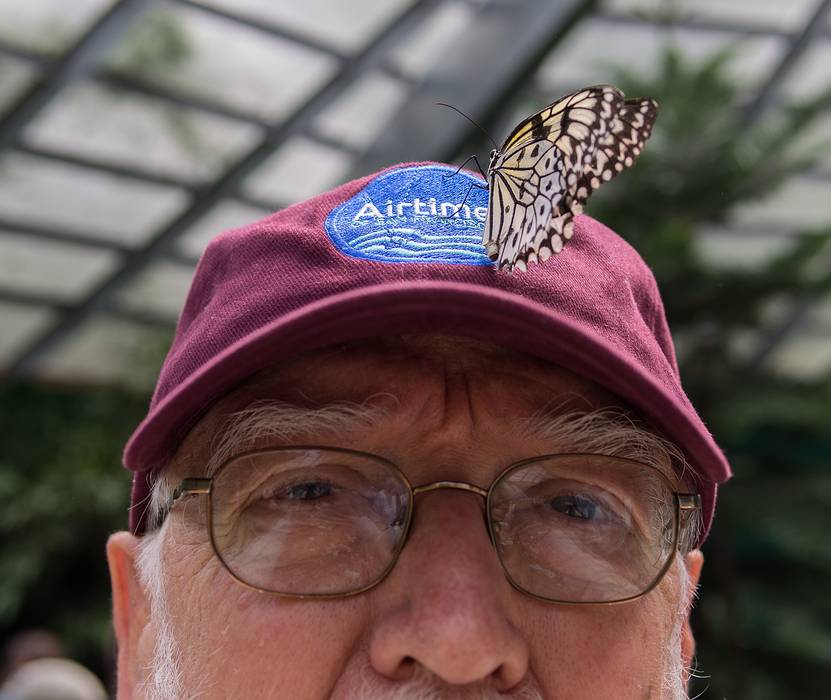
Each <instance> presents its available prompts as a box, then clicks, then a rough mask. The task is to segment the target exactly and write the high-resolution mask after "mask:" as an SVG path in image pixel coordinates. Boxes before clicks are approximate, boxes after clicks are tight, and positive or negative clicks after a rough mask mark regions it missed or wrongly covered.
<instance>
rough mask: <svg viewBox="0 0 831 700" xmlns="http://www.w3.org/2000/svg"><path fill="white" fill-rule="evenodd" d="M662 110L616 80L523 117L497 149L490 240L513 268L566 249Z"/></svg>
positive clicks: (490, 247) (490, 249)
mask: <svg viewBox="0 0 831 700" xmlns="http://www.w3.org/2000/svg"><path fill="white" fill-rule="evenodd" d="M656 116H657V105H656V104H655V102H654V101H653V100H649V99H643V98H636V99H632V100H624V97H623V93H622V92H621V91H620V90H618V89H617V88H615V87H613V86H611V85H597V86H594V87H589V88H584V89H583V90H578V91H576V92H573V93H571V94H570V95H566V96H565V97H563V98H562V99H561V100H559V101H557V102H555V103H553V104H551V105H549V106H548V107H546V108H545V109H543V110H541V111H539V112H537V113H536V114H534V115H532V116H531V117H529V118H528V119H525V120H523V121H522V122H520V123H519V124H518V125H517V127H516V128H515V129H514V130H513V131H512V132H511V134H510V135H509V136H508V138H507V139H506V140H505V143H504V144H503V146H502V148H501V149H494V150H493V151H492V152H491V157H490V164H489V166H488V173H487V177H488V188H489V190H490V198H489V202H488V214H487V218H486V220H485V230H484V235H483V240H482V242H483V244H484V246H485V249H486V251H487V253H488V255H489V256H490V257H491V259H493V260H495V261H497V264H498V266H499V267H500V268H506V269H508V270H509V271H511V270H513V269H520V270H524V269H526V267H527V265H528V263H532V262H539V261H543V260H546V259H547V258H549V257H551V255H553V254H556V253H559V252H560V251H561V250H562V249H563V246H564V245H565V244H566V242H567V241H568V240H569V239H571V237H572V235H573V226H574V224H573V218H574V216H576V215H578V214H580V213H582V211H583V205H584V204H585V202H586V200H587V199H588V198H589V196H590V195H591V193H592V192H593V191H594V190H595V189H597V188H598V187H599V186H600V185H601V184H602V183H603V182H608V181H609V180H611V179H612V178H613V177H615V175H617V174H618V173H619V172H621V171H622V170H624V169H625V168H627V167H629V166H630V165H632V163H633V162H634V160H635V158H637V156H638V154H639V153H640V152H641V150H642V149H643V146H644V143H645V141H646V139H647V138H649V135H650V133H651V130H652V125H653V123H654V121H655V117H656Z"/></svg>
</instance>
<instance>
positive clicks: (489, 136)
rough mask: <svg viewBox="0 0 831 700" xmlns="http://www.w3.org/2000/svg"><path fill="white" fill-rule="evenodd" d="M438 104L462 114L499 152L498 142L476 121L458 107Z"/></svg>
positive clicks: (442, 103)
mask: <svg viewBox="0 0 831 700" xmlns="http://www.w3.org/2000/svg"><path fill="white" fill-rule="evenodd" d="M436 104H437V105H439V106H440V107H450V109H452V110H453V111H454V112H458V113H459V114H461V115H462V116H463V117H464V118H465V119H467V120H468V121H469V122H470V123H471V124H473V126H475V127H476V128H477V129H479V131H481V132H482V133H483V134H484V135H485V136H487V137H488V139H489V140H490V142H491V143H492V144H493V147H494V148H495V149H497V150H499V145H498V144H497V143H496V141H494V140H493V137H492V136H491V135H490V134H489V133H488V132H487V131H485V130H484V129H483V128H482V127H481V126H479V124H477V123H476V122H475V121H473V119H471V118H470V117H469V116H467V114H465V113H464V112H463V111H462V110H460V109H459V108H458V107H454V106H453V105H449V104H447V103H446V102H436Z"/></svg>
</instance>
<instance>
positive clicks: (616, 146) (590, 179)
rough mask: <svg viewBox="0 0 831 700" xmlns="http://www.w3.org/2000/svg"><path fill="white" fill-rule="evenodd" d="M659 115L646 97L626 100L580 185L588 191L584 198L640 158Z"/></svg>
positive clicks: (596, 150)
mask: <svg viewBox="0 0 831 700" xmlns="http://www.w3.org/2000/svg"><path fill="white" fill-rule="evenodd" d="M657 116H658V103H657V102H655V100H650V99H648V98H644V97H638V98H635V99H631V100H626V101H625V102H624V103H623V104H622V105H621V108H620V112H619V113H618V114H617V115H616V116H615V118H614V119H613V121H612V126H611V128H610V129H609V131H608V132H607V133H606V134H605V135H604V136H602V137H601V138H600V139H599V140H598V144H597V147H596V149H595V153H594V157H593V159H592V161H591V162H590V163H589V164H588V167H587V168H586V170H585V172H584V174H583V177H582V179H581V184H582V185H584V186H585V187H586V188H587V191H586V193H585V198H586V199H588V197H589V195H591V193H592V192H593V191H594V190H596V189H597V188H598V187H600V185H601V184H603V183H604V182H609V180H611V179H613V178H614V177H615V176H616V175H617V174H618V173H620V172H622V171H623V170H624V169H625V168H628V167H630V166H631V165H632V164H633V163H634V162H635V159H636V158H637V157H638V156H639V155H640V153H641V151H642V150H643V148H644V145H645V144H646V140H647V139H648V138H649V137H650V136H651V134H652V126H653V125H654V123H655V119H656V117H657Z"/></svg>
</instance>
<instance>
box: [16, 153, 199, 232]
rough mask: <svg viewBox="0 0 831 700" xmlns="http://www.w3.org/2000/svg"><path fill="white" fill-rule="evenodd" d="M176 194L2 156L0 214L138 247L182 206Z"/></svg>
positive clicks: (41, 161)
mask: <svg viewBox="0 0 831 700" xmlns="http://www.w3.org/2000/svg"><path fill="white" fill-rule="evenodd" d="M186 201H187V200H186V195H185V193H184V192H183V191H181V190H176V189H172V188H168V187H161V186H158V185H151V184H147V183H145V182H140V181H138V180H134V179H131V178H126V177H119V176H115V175H110V174H108V173H103V172H96V171H93V170H91V169H88V168H76V167H74V166H71V165H64V164H63V163H56V162H54V161H49V160H45V159H41V158H33V157H31V156H26V155H22V154H18V153H6V154H4V155H3V156H2V157H0V216H6V217H9V218H11V219H13V220H18V221H21V222H25V223H36V224H42V225H45V226H50V225H51V226H55V227H56V228H58V229H61V230H65V229H69V230H71V231H79V232H82V233H84V234H85V235H89V236H95V237H100V238H101V239H102V240H114V241H118V242H120V243H124V244H126V245H138V244H140V243H141V242H142V241H144V240H145V239H146V238H147V237H148V236H150V235H151V234H153V233H154V232H155V231H156V230H157V228H158V227H160V226H161V225H162V224H163V223H165V222H167V221H168V220H170V219H171V218H172V217H173V216H174V215H175V214H176V213H177V212H178V211H180V209H181V208H182V207H183V206H184V204H185V202H186Z"/></svg>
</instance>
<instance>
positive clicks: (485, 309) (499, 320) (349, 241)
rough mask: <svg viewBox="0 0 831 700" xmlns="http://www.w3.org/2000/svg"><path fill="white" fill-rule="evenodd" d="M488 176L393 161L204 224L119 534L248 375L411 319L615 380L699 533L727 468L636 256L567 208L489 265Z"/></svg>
mask: <svg viewBox="0 0 831 700" xmlns="http://www.w3.org/2000/svg"><path fill="white" fill-rule="evenodd" d="M483 184H484V183H483V182H482V180H481V179H480V178H478V177H477V176H475V175H473V174H471V173H468V172H465V171H462V172H459V173H456V170H455V169H454V168H452V167H451V166H448V165H443V164H439V163H410V164H403V165H397V166H394V167H391V168H388V169H385V170H382V171H380V172H378V173H375V174H374V175H370V176H368V177H364V178H361V179H359V180H355V181H353V182H350V183H347V184H345V185H342V186H341V187H338V188H336V189H334V190H332V191H330V192H326V193H325V194H322V195H319V196H317V197H315V198H313V199H310V200H308V201H306V202H302V203H300V204H296V205H294V206H292V207H289V208H288V209H284V210H282V211H279V212H277V213H276V214H272V215H271V216H268V217H266V218H265V219H263V220H262V221H258V222H256V223H254V224H251V225H249V226H245V227H243V228H239V229H235V230H232V231H228V232H225V233H223V234H221V235H219V236H217V237H216V238H215V239H214V240H213V241H212V242H211V243H210V245H209V246H208V247H207V249H206V250H205V252H204V254H203V255H202V258H201V260H200V262H199V265H198V266H197V268H196V272H195V274H194V278H193V283H192V285H191V288H190V292H189V293H188V297H187V300H186V302H185V306H184V309H183V310H182V314H181V317H180V319H179V323H178V326H177V329H176V335H175V338H174V340H173V345H172V346H171V348H170V351H169V353H168V355H167V358H166V359H165V361H164V364H163V365H162V368H161V373H160V376H159V380H158V384H157V386H156V390H155V392H154V394H153V398H152V400H151V403H150V408H149V411H148V414H147V416H146V417H145V419H144V420H143V421H142V423H141V425H139V426H138V428H137V429H136V431H135V432H134V433H133V435H132V437H131V438H130V440H129V442H128V443H127V446H126V448H125V451H124V465H125V466H126V467H127V469H130V470H132V471H133V472H134V475H133V490H132V505H131V509H130V528H131V530H132V531H133V532H135V533H137V534H140V533H142V532H143V531H144V528H145V525H146V523H145V515H146V512H147V503H148V500H149V494H150V490H151V489H152V484H153V482H154V480H155V477H156V475H157V473H158V471H159V470H160V469H162V468H163V467H164V466H165V464H166V463H167V462H168V460H169V459H170V458H171V456H172V455H173V454H174V452H175V450H176V448H177V447H178V445H179V444H180V443H181V442H182V440H183V439H184V438H185V436H186V435H187V433H188V432H189V430H190V429H191V428H192V427H193V426H194V424H195V423H196V422H197V421H198V420H199V418H200V417H201V416H202V415H204V413H205V412H206V411H207V410H208V408H210V406H211V405H212V404H213V403H215V402H216V401H217V399H219V398H220V397H221V396H223V395H224V394H226V393H227V392H228V391H230V390H231V389H233V388H234V387H235V386H237V385H238V384H240V383H241V382H242V381H243V380H245V379H246V378H247V377H249V376H250V375H252V374H253V373H254V372H257V371H258V370H261V369H263V368H265V367H268V366H270V365H272V364H274V363H277V362H280V361H281V360H286V359H289V358H291V357H296V356H298V355H301V354H303V353H305V352H308V351H310V350H313V349H318V348H322V347H324V346H326V345H331V344H332V343H339V342H346V341H350V340H357V339H360V338H367V337H372V336H381V335H387V334H401V333H422V332H423V333H444V334H448V335H461V336H467V337H471V338H476V339H480V340H488V341H491V342H495V343H498V344H503V345H506V346H510V347H512V348H514V349H517V350H521V351H524V352H527V353H530V354H533V355H536V356H538V357H541V358H543V359H546V360H549V361H551V362H553V363H555V364H557V365H559V366H561V367H564V368H566V369H568V370H571V371H573V372H575V373H577V374H580V375H582V376H584V377H587V378H588V379H591V380H592V381H594V382H596V383H598V384H600V385H602V386H604V387H605V388H607V389H608V390H610V391H612V392H613V393H615V394H617V395H618V396H619V397H620V398H622V399H623V400H625V401H626V402H627V403H628V404H629V405H630V406H631V407H633V408H634V409H635V410H636V411H638V412H639V414H640V415H641V416H642V417H643V418H644V419H646V420H647V421H649V423H651V424H652V425H653V426H654V427H655V428H656V429H658V430H659V431H660V432H661V433H662V434H663V435H664V436H665V437H667V438H668V439H670V440H672V441H673V442H674V443H675V444H677V445H678V447H679V448H681V450H682V451H683V453H684V454H685V456H686V458H687V459H688V460H689V462H690V465H691V466H692V469H693V472H694V473H695V475H696V477H695V478H696V480H697V487H698V490H699V492H700V494H701V497H702V504H703V516H704V527H703V529H702V533H701V537H700V541H703V539H704V537H705V536H706V534H707V532H708V531H709V528H710V523H711V521H712V516H713V510H714V507H715V499H716V487H717V484H718V483H721V482H723V481H725V480H727V479H728V478H729V476H730V468H729V465H728V464H727V461H726V459H725V457H724V455H723V453H722V452H721V450H720V449H719V448H718V446H717V445H716V443H715V441H714V440H713V437H712V436H711V435H710V433H709V431H708V430H707V428H706V427H705V426H704V424H703V422H702V421H701V418H700V417H699V416H698V414H697V413H696V411H695V409H694V408H693V407H692V405H691V403H690V401H689V399H688V398H687V396H686V394H685V393H684V390H683V388H682V386H681V381H680V377H679V373H678V365H677V363H676V359H675V350H674V348H673V345H672V338H671V336H670V332H669V328H668V326H667V321H666V317H665V314H664V309H663V304H662V302H661V297H660V294H659V292H658V287H657V285H656V283H655V279H654V277H653V275H652V272H651V271H650V269H649V267H648V266H647V265H646V263H645V262H644V261H643V260H642V259H641V257H640V256H639V255H638V253H637V252H636V251H635V250H634V249H633V248H632V247H631V246H630V245H629V244H628V243H626V242H625V241H624V240H623V239H622V238H620V236H618V235H617V234H616V233H614V232H613V231H611V230H610V229H609V228H607V227H606V226H604V225H603V224H601V223H599V222H597V221H595V220H593V219H591V218H590V217H588V216H578V217H576V219H575V227H574V234H573V239H572V240H571V241H570V242H569V243H568V245H566V246H565V248H564V249H563V250H562V252H561V253H559V254H558V255H556V256H554V257H552V258H550V259H549V260H547V261H545V262H542V263H540V264H534V265H530V266H529V269H528V270H527V271H526V272H516V273H513V274H508V273H506V272H502V271H499V270H497V269H496V267H495V266H494V263H492V262H491V261H490V260H489V258H488V257H487V255H486V254H485V249H484V246H483V245H482V242H481V241H482V230H483V225H484V220H485V216H486V213H487V192H486V191H485V190H483V189H481V186H482V185H483ZM472 186H473V187H472ZM476 186H478V187H476ZM465 197H467V199H466V200H465ZM463 201H464V204H463V205H462V206H459V205H461V204H462V202H463Z"/></svg>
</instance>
